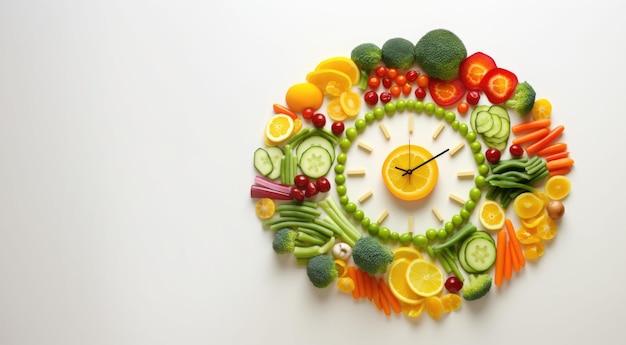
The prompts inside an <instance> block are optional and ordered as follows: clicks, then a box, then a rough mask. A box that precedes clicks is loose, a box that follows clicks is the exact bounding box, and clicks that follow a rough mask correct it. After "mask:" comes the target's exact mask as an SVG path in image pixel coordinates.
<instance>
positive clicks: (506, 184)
mask: <svg viewBox="0 0 626 345" xmlns="http://www.w3.org/2000/svg"><path fill="white" fill-rule="evenodd" d="M491 185H492V186H496V187H500V188H522V189H525V190H527V191H529V192H532V191H534V190H535V188H534V187H533V186H529V185H527V184H524V183H519V182H511V181H498V180H495V181H491Z"/></svg>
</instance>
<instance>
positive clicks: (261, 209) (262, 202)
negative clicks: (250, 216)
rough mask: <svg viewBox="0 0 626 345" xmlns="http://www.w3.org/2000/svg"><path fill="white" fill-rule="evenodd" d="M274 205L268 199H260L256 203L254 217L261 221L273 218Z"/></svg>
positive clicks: (272, 201)
mask: <svg viewBox="0 0 626 345" xmlns="http://www.w3.org/2000/svg"><path fill="white" fill-rule="evenodd" d="M275 211H276V203H275V202H274V200H272V199H270V198H261V199H259V200H258V201H257V202H256V215H257V216H258V217H259V218H261V219H268V218H272V217H273V216H274V212H275Z"/></svg>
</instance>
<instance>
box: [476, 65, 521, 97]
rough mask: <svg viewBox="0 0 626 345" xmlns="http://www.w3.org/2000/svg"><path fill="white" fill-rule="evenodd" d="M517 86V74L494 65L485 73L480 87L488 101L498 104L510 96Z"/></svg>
mask: <svg viewBox="0 0 626 345" xmlns="http://www.w3.org/2000/svg"><path fill="white" fill-rule="evenodd" d="M516 86H517V76H516V75H515V74H514V73H513V72H511V71H509V70H506V69H504V68H500V67H496V68H494V69H492V70H491V71H489V72H487V74H485V77H484V78H483V80H481V82H480V89H481V90H482V91H483V92H484V93H485V95H487V99H489V102H491V103H493V104H500V103H503V102H504V101H506V100H507V99H509V98H510V97H511V95H512V94H513V92H514V91H515V87H516Z"/></svg>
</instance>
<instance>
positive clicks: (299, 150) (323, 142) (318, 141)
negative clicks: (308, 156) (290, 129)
mask: <svg viewBox="0 0 626 345" xmlns="http://www.w3.org/2000/svg"><path fill="white" fill-rule="evenodd" d="M312 146H320V147H323V148H324V149H326V151H328V153H330V158H331V161H334V160H335V145H333V143H331V142H330V141H329V140H328V139H326V138H324V137H322V136H321V135H311V136H309V137H307V138H306V139H304V140H303V141H302V142H301V143H300V144H298V147H296V156H297V157H300V156H302V154H303V153H304V151H306V149H308V148H309V147H312Z"/></svg>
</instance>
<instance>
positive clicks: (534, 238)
mask: <svg viewBox="0 0 626 345" xmlns="http://www.w3.org/2000/svg"><path fill="white" fill-rule="evenodd" d="M515 237H517V240H518V241H519V243H521V244H533V243H537V242H541V238H539V235H537V229H535V228H525V227H521V228H519V229H517V231H515Z"/></svg>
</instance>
